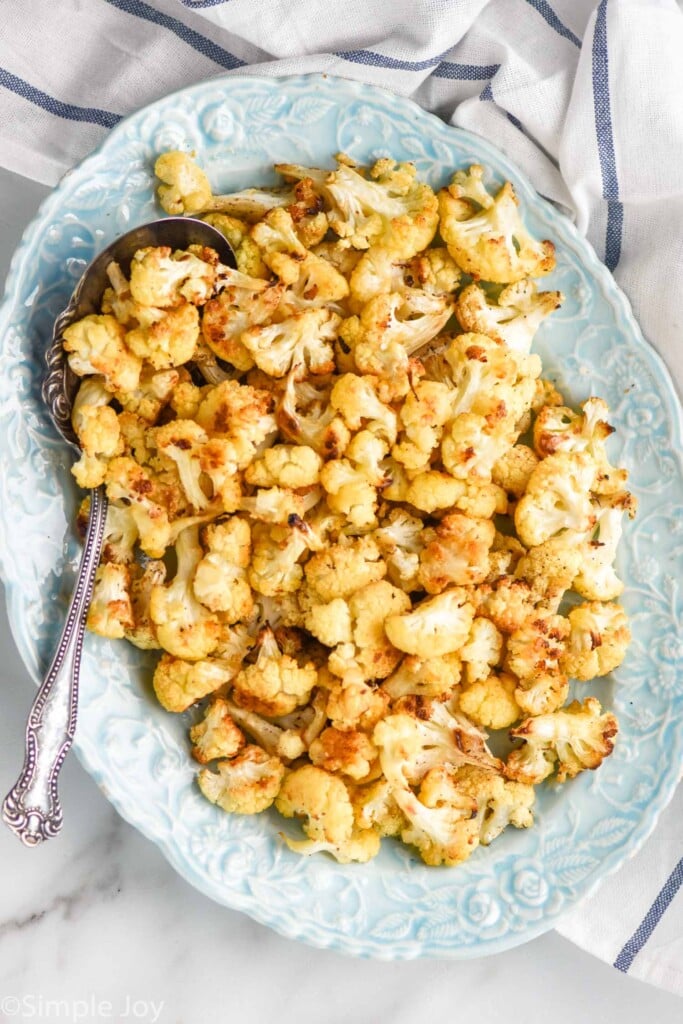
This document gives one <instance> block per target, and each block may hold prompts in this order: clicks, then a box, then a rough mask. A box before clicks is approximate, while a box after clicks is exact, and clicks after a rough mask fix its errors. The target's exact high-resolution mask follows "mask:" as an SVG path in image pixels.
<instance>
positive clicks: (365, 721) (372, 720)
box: [324, 665, 391, 732]
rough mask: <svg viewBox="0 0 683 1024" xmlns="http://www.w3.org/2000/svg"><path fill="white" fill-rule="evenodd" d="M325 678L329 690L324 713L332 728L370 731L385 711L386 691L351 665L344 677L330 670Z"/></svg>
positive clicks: (386, 706) (387, 697)
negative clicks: (367, 680) (341, 677)
mask: <svg viewBox="0 0 683 1024" xmlns="http://www.w3.org/2000/svg"><path fill="white" fill-rule="evenodd" d="M324 678H325V687H326V689H327V690H328V691H329V694H328V698H327V708H326V711H327V717H328V718H329V719H330V722H331V723H332V725H333V726H335V728H337V729H362V730H363V731H364V732H369V731H371V730H372V729H373V728H374V726H375V725H376V724H377V722H379V721H380V719H381V718H383V716H384V715H385V714H386V712H387V709H388V707H389V703H390V700H391V698H390V697H389V694H388V693H387V692H386V691H385V690H383V689H381V688H380V687H377V686H372V685H370V684H369V683H367V682H365V680H364V679H363V677H362V673H360V672H359V671H358V670H357V669H355V668H354V667H353V665H352V666H351V667H350V669H349V672H348V674H347V675H346V676H345V677H344V678H343V679H338V678H336V677H335V676H333V675H332V674H331V673H330V674H329V676H325V677H324Z"/></svg>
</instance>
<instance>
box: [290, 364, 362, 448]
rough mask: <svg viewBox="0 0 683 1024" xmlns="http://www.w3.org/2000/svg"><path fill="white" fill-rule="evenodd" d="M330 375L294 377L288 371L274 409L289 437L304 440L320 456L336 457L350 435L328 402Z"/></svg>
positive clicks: (347, 441)
mask: <svg viewBox="0 0 683 1024" xmlns="http://www.w3.org/2000/svg"><path fill="white" fill-rule="evenodd" d="M331 380H332V378H327V377H321V378H318V379H317V380H316V379H311V380H304V381H298V380H296V374H289V376H288V377H287V383H286V387H285V389H284V392H283V393H282V396H281V398H280V401H279V404H278V409H277V425H278V427H279V428H280V431H281V433H282V434H283V435H284V436H285V438H287V440H289V441H293V442H295V443H298V444H302V443H303V444H306V445H308V446H309V447H310V448H313V449H314V450H315V451H316V452H318V454H319V455H320V456H322V458H323V459H338V458H340V457H341V456H342V455H343V454H344V451H345V450H346V447H347V445H348V443H349V441H350V439H351V435H350V432H349V428H348V427H347V426H346V424H345V423H344V421H343V419H342V418H341V417H340V416H339V415H338V414H337V413H336V411H335V409H334V408H333V406H332V405H331V404H330V392H331V389H332V383H331Z"/></svg>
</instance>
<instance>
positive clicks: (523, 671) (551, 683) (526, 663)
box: [505, 613, 569, 715]
mask: <svg viewBox="0 0 683 1024" xmlns="http://www.w3.org/2000/svg"><path fill="white" fill-rule="evenodd" d="M568 634H569V623H568V622H567V620H566V619H565V618H564V617H563V616H561V615H547V614H540V613H539V614H537V615H534V616H532V617H531V618H530V619H529V620H528V621H527V622H526V623H525V624H524V625H523V626H522V627H521V629H517V630H515V631H514V633H511V634H510V636H509V637H508V641H507V655H506V659H505V667H506V669H507V670H508V671H509V672H512V673H514V675H516V676H517V677H518V679H519V685H518V686H517V689H516V690H515V700H516V701H517V703H518V704H519V706H520V708H521V709H522V711H524V712H525V713H526V714H528V715H544V714H547V713H548V712H551V711H555V710H556V709H557V708H559V707H560V705H562V704H564V702H565V700H566V698H567V692H568V681H567V677H566V675H565V674H564V672H563V671H562V669H561V667H560V666H561V660H562V655H563V652H564V646H565V641H566V639H567V636H568Z"/></svg>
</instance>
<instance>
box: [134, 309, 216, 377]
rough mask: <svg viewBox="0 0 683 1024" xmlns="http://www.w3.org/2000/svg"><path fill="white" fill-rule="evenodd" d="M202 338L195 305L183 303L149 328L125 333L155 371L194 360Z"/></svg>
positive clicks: (137, 328)
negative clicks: (198, 343)
mask: <svg viewBox="0 0 683 1024" xmlns="http://www.w3.org/2000/svg"><path fill="white" fill-rule="evenodd" d="M198 338H199V314H198V312H197V308H196V306H193V305H192V304H191V303H189V302H183V303H182V305H178V306H176V307H175V308H174V309H169V310H168V311H166V312H164V314H163V316H162V317H161V318H160V319H158V320H155V321H154V322H153V323H151V324H149V326H147V327H135V328H134V329H133V330H132V331H128V333H127V334H126V345H127V346H128V348H129V349H130V350H131V351H132V352H134V353H135V355H136V356H139V358H140V359H146V360H147V361H148V362H149V363H151V364H152V366H153V367H154V369H155V370H167V369H169V368H171V367H174V366H180V365H181V364H182V363H187V362H189V361H190V359H192V357H193V356H194V354H195V350H196V348H197V339H198Z"/></svg>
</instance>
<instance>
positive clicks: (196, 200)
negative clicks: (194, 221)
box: [154, 150, 211, 216]
mask: <svg viewBox="0 0 683 1024" xmlns="http://www.w3.org/2000/svg"><path fill="white" fill-rule="evenodd" d="M154 173H155V175H156V176H157V178H159V180H160V181H161V184H160V185H159V187H158V189H157V193H158V196H159V202H160V203H161V206H162V208H163V209H164V210H165V211H166V213H170V214H172V215H173V216H176V215H178V214H189V215H190V216H192V215H193V214H195V213H200V212H201V211H202V210H205V209H206V208H207V207H208V206H209V205H210V203H211V185H210V184H209V179H208V178H207V177H206V175H205V174H204V171H202V170H201V168H200V167H198V166H197V164H196V163H195V162H194V160H192V159H191V157H190V156H189V155H188V154H187V153H182V152H180V151H179V150H170V151H169V152H168V153H162V154H161V156H159V157H157V160H156V163H155V164H154Z"/></svg>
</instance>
